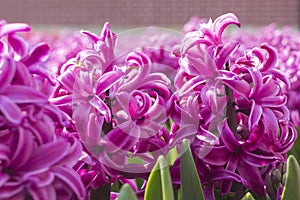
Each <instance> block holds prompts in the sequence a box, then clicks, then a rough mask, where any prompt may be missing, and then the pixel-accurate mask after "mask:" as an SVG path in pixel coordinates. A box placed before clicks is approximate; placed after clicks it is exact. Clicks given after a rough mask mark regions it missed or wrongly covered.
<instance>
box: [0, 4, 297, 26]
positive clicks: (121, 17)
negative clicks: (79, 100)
mask: <svg viewBox="0 0 300 200" xmlns="http://www.w3.org/2000/svg"><path fill="white" fill-rule="evenodd" d="M226 12H233V13H235V14H236V15H237V16H238V17H239V19H240V21H241V22H242V23H243V24H244V25H267V24H269V23H271V22H276V23H278V24H279V25H287V24H290V25H295V26H297V25H298V24H299V14H298V12H299V1H298V0H160V1H159V0H156V1H155V0H48V1H44V0H1V1H0V18H4V19H6V20H7V21H9V22H27V23H30V24H58V25H63V24H68V25H95V24H103V22H105V21H110V22H111V23H112V24H113V25H114V26H149V25H158V26H181V25H183V24H184V23H185V22H186V21H187V20H188V19H189V18H190V16H192V15H198V16H200V17H212V18H215V17H217V16H219V15H221V14H223V13H226Z"/></svg>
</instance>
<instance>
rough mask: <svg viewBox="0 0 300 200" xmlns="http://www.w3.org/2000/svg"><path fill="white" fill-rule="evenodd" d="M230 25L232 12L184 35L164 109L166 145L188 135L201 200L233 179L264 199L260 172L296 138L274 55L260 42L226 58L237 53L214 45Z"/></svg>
mask: <svg viewBox="0 0 300 200" xmlns="http://www.w3.org/2000/svg"><path fill="white" fill-rule="evenodd" d="M230 24H235V25H238V26H239V25H240V23H239V22H238V20H237V18H236V17H235V16H234V15H233V14H227V15H223V16H221V17H219V18H217V19H216V20H215V21H214V22H212V21H211V20H210V21H209V22H208V23H204V24H201V25H200V27H199V29H198V30H196V31H192V32H188V33H187V34H186V35H185V38H184V40H183V42H182V45H181V46H180V48H179V49H180V53H179V54H180V60H179V64H180V66H181V71H180V72H179V73H178V75H177V77H176V79H175V86H176V87H177V89H178V90H177V91H176V92H175V93H174V97H173V101H172V104H173V105H172V106H171V117H172V119H173V120H174V122H175V123H176V128H175V129H174V130H173V131H174V137H173V138H172V139H173V140H172V139H171V140H172V142H175V143H176V142H177V141H178V140H179V139H182V138H190V140H191V144H190V145H191V149H192V152H193V155H194V159H195V162H196V166H197V169H198V173H199V175H200V179H201V181H202V184H203V185H204V194H205V196H206V198H207V199H214V188H219V189H220V192H221V194H223V195H224V194H228V193H229V192H230V191H231V187H232V183H233V182H240V183H242V185H243V186H244V187H245V188H247V187H249V188H250V189H251V190H253V191H255V192H256V193H257V194H258V195H260V196H263V195H264V194H266V193H267V191H266V188H265V182H266V181H267V176H268V175H267V174H268V173H269V172H270V170H272V169H273V168H276V166H277V165H278V164H279V163H281V162H284V160H285V155H286V152H287V151H288V150H290V149H291V147H292V145H293V143H294V141H295V139H296V131H295V129H294V127H293V125H292V123H291V122H289V111H288V109H287V107H286V101H287V97H286V95H285V89H288V88H289V87H290V84H289V81H288V80H287V78H286V77H285V75H284V74H283V73H282V72H280V71H279V70H277V69H275V66H276V63H277V52H276V50H275V49H274V48H273V47H271V46H270V45H269V44H266V43H264V44H262V45H261V46H260V47H254V48H253V49H249V50H246V51H244V55H243V56H240V57H230V56H231V55H232V54H234V52H235V51H236V49H237V48H238V43H236V42H227V43H225V42H223V40H222V33H223V31H224V29H225V28H226V27H227V26H228V25H230ZM177 164H178V163H177ZM173 173H174V176H175V177H176V173H178V167H176V164H175V167H174V172H173ZM221 177H222V178H221ZM177 178H178V176H177ZM174 181H175V182H178V181H179V180H178V179H176V178H175V179H174ZM236 194H237V192H236Z"/></svg>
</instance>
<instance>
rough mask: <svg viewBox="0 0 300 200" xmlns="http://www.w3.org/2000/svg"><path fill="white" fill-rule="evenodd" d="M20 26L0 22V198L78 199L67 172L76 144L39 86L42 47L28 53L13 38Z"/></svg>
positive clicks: (75, 178)
mask: <svg viewBox="0 0 300 200" xmlns="http://www.w3.org/2000/svg"><path fill="white" fill-rule="evenodd" d="M29 29H30V28H29V26H28V25H26V24H7V23H6V22H4V21H1V25H0V30H1V31H0V32H1V34H0V35H1V39H2V40H1V54H0V57H1V58H0V59H1V64H0V68H1V73H0V81H1V89H0V99H1V100H0V101H1V103H0V105H1V108H0V110H1V116H0V118H1V125H0V127H1V128H0V129H1V131H0V141H1V142H0V146H1V150H0V180H1V181H0V198H1V199H24V198H30V199H49V198H50V199H83V198H84V196H85V191H84V187H83V185H82V182H81V181H80V177H79V175H78V174H77V173H76V172H75V171H74V170H73V169H72V167H73V165H74V164H75V163H76V162H77V160H78V158H79V157H80V155H81V151H82V150H81V149H82V148H81V144H80V142H79V141H78V140H77V139H76V138H75V137H73V136H72V135H70V134H69V133H68V132H66V130H64V129H63V128H61V127H64V126H65V125H66V121H65V120H64V117H63V115H62V113H61V112H60V111H59V110H58V109H56V108H55V107H54V106H53V105H52V104H51V103H49V102H48V97H47V95H46V94H45V93H43V92H42V91H40V90H41V88H40V87H38V86H39V84H40V83H41V82H43V81H46V82H47V81H49V82H50V77H49V76H48V75H47V74H46V73H45V71H43V69H42V68H39V63H41V62H43V61H44V60H45V56H46V54H47V49H48V48H47V46H46V45H39V46H37V47H36V48H32V49H33V50H32V51H28V49H27V45H28V44H27V43H25V42H24V40H22V38H21V37H19V36H17V35H16V33H17V32H20V31H29Z"/></svg>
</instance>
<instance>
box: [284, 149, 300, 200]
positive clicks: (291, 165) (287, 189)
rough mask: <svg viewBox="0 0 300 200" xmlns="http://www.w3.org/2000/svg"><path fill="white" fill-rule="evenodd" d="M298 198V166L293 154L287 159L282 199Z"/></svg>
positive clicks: (299, 195)
mask: <svg viewBox="0 0 300 200" xmlns="http://www.w3.org/2000/svg"><path fill="white" fill-rule="evenodd" d="M289 199H300V167H299V164H298V162H297V160H296V158H295V157H294V156H293V155H290V156H289V157H288V160H287V173H286V184H285V186H284V189H283V194H282V200H289Z"/></svg>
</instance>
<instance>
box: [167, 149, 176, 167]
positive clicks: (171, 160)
mask: <svg viewBox="0 0 300 200" xmlns="http://www.w3.org/2000/svg"><path fill="white" fill-rule="evenodd" d="M177 157H178V153H177V149H176V147H174V148H173V149H171V150H170V151H169V152H168V154H167V156H166V158H167V161H168V162H169V163H170V164H171V165H173V164H174V162H175V160H176V159H177Z"/></svg>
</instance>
